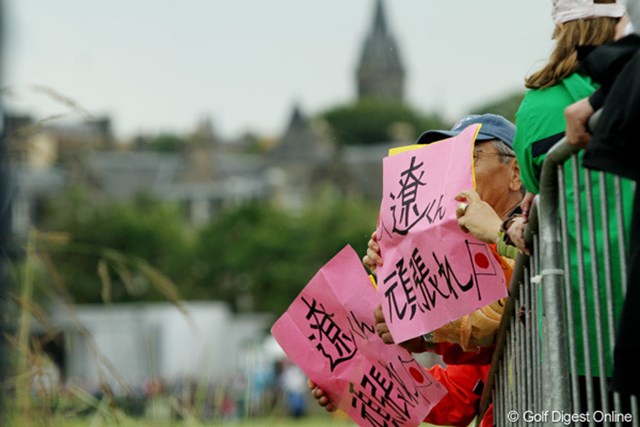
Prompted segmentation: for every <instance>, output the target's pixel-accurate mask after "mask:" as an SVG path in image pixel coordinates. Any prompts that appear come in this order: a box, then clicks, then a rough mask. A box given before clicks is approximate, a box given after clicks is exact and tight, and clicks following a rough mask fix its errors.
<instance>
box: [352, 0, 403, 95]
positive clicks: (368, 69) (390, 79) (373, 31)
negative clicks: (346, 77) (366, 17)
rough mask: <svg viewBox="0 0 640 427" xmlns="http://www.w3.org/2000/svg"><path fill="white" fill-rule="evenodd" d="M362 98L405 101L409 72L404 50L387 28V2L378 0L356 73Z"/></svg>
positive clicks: (359, 93)
mask: <svg viewBox="0 0 640 427" xmlns="http://www.w3.org/2000/svg"><path fill="white" fill-rule="evenodd" d="M356 80H357V86H358V99H365V98H372V99H379V100H385V101H398V102H402V101H403V100H404V85H405V70H404V66H403V65H402V59H401V55H400V49H399V48H398V44H397V42H396V40H395V38H394V37H393V34H391V31H390V29H389V27H388V25H387V17H386V15H385V9H384V2H383V0H376V4H375V10H374V14H373V22H372V25H371V28H370V30H369V33H368V34H367V36H366V38H365V41H364V44H363V46H362V51H361V53H360V62H359V64H358V68H357V70H356Z"/></svg>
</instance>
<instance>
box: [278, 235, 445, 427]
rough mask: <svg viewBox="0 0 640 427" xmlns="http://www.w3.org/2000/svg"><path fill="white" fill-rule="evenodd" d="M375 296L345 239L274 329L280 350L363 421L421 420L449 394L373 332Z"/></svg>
mask: <svg viewBox="0 0 640 427" xmlns="http://www.w3.org/2000/svg"><path fill="white" fill-rule="evenodd" d="M378 304H379V298H378V295H377V293H376V291H375V288H374V287H373V285H372V283H371V280H370V278H369V276H368V275H367V273H366V271H365V270H364V267H363V266H362V264H361V262H360V257H359V256H358V255H357V254H356V253H355V251H354V250H353V249H352V248H351V247H350V246H347V247H345V248H344V249H343V250H342V251H340V252H339V253H338V254H337V255H336V256H335V257H334V258H332V259H331V260H330V261H329V262H328V263H327V264H326V265H325V266H324V267H323V268H321V269H320V271H318V273H317V274H316V275H315V276H314V277H313V278H312V280H311V281H310V282H309V284H307V286H306V287H305V288H304V289H303V290H302V292H301V293H300V294H299V295H298V297H297V298H296V299H295V300H294V302H293V303H292V304H291V306H290V307H289V309H288V310H287V311H286V312H285V313H284V314H283V315H282V316H281V317H280V318H279V319H278V320H277V321H276V323H275V324H274V325H273V327H272V329H271V333H272V334H273V336H274V337H275V339H276V341H278V343H279V344H280V346H281V347H282V349H283V350H284V351H285V353H286V354H287V355H288V356H289V357H290V358H291V360H293V361H294V362H295V363H296V364H297V365H298V366H299V367H300V368H301V369H302V370H303V371H304V373H305V374H306V375H307V376H308V377H309V378H310V379H311V380H312V381H313V382H315V383H316V384H317V385H318V387H320V388H321V389H323V390H324V391H325V392H326V393H327V394H328V396H329V398H330V399H331V400H332V401H333V402H335V403H336V404H337V406H338V408H340V409H342V410H343V411H345V412H346V413H347V414H348V415H349V416H350V417H351V418H352V419H353V420H354V421H355V422H356V423H358V424H359V425H360V426H381V425H390V426H391V425H395V426H418V425H419V424H420V423H421V422H422V420H423V419H424V417H425V416H426V415H427V414H428V413H429V411H430V410H431V408H433V406H435V404H436V403H438V401H439V400H440V399H441V398H442V397H443V396H444V395H445V394H446V390H445V389H444V387H443V386H442V385H441V384H440V383H439V382H437V381H436V380H435V379H434V378H433V377H432V376H431V375H430V374H429V373H428V372H427V371H426V370H425V369H424V368H423V367H422V366H420V365H419V364H418V363H417V362H416V361H415V359H413V357H412V356H411V354H410V353H408V352H407V351H405V350H404V349H402V348H401V347H399V346H397V345H387V344H384V343H383V342H382V340H381V339H380V337H379V336H378V335H377V334H376V332H375V325H374V320H373V312H374V310H375V308H376V306H377V305H378Z"/></svg>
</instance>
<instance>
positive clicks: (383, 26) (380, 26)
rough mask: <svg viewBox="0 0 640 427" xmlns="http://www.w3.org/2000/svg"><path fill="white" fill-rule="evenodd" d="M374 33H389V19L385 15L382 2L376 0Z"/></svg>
mask: <svg viewBox="0 0 640 427" xmlns="http://www.w3.org/2000/svg"><path fill="white" fill-rule="evenodd" d="M373 32H374V33H380V34H386V33H387V19H386V17H385V15H384V8H383V6H382V0H376V11H375V15H374V18H373Z"/></svg>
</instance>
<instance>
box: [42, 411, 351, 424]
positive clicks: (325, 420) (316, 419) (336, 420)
mask: <svg viewBox="0 0 640 427" xmlns="http://www.w3.org/2000/svg"><path fill="white" fill-rule="evenodd" d="M50 425H54V426H56V427H58V426H59V427H107V426H109V427H111V426H117V427H216V426H233V427H326V426H329V427H353V426H356V424H355V423H354V422H353V421H351V420H349V419H346V418H344V417H341V416H339V415H329V414H326V415H325V414H322V415H313V416H308V417H304V418H300V419H292V418H286V417H261V418H254V419H250V420H238V421H222V422H221V421H218V422H208V423H207V422H196V421H191V422H190V421H159V420H146V419H133V418H127V419H123V420H120V421H115V420H114V421H111V422H108V421H105V420H101V419H97V418H93V417H88V418H73V419H64V418H57V419H54V420H51V424H50Z"/></svg>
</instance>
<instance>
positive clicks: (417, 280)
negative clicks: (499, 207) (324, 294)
mask: <svg viewBox="0 0 640 427" xmlns="http://www.w3.org/2000/svg"><path fill="white" fill-rule="evenodd" d="M479 127H480V125H475V126H469V127H468V128H466V129H465V130H464V131H463V132H462V133H460V134H459V135H458V136H456V137H453V138H449V139H445V140H442V141H439V142H436V143H433V144H429V145H425V146H424V147H420V148H418V149H415V150H411V151H404V152H401V153H398V154H395V155H393V156H389V157H386V158H385V159H384V163H383V195H382V204H381V207H380V222H379V224H378V229H377V238H378V243H379V245H380V252H381V255H382V259H383V260H384V264H383V265H382V266H380V267H378V270H377V276H378V286H379V291H378V292H379V293H380V298H381V299H382V308H383V312H384V315H385V319H386V321H387V323H388V325H389V330H390V331H391V335H392V336H393V337H394V339H395V341H396V342H403V341H405V340H407V339H410V338H414V337H416V336H419V335H422V334H425V333H427V332H431V331H433V330H435V329H437V328H439V327H440V326H443V325H445V324H447V323H449V322H451V321H452V320H455V319H458V318H460V317H462V316H464V315H466V314H469V313H471V312H473V311H475V310H477V309H478V308H480V307H482V306H485V305H487V304H490V303H492V302H493V301H496V300H498V299H500V298H503V297H505V296H506V295H507V290H506V279H505V277H504V273H503V272H502V269H501V268H500V264H499V263H498V261H497V260H496V259H495V257H494V256H493V254H492V253H491V250H490V248H489V247H488V245H487V244H485V243H483V242H481V241H480V240H478V239H476V238H475V237H473V236H472V235H471V234H469V233H465V232H463V231H462V230H461V229H460V228H459V227H458V222H457V219H456V214H455V210H456V205H457V203H458V202H456V200H455V196H456V195H457V194H458V193H459V192H460V191H462V190H468V189H472V188H474V187H475V186H474V180H473V173H472V167H473V166H472V159H473V144H474V140H475V136H476V133H477V131H478V129H479Z"/></svg>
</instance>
